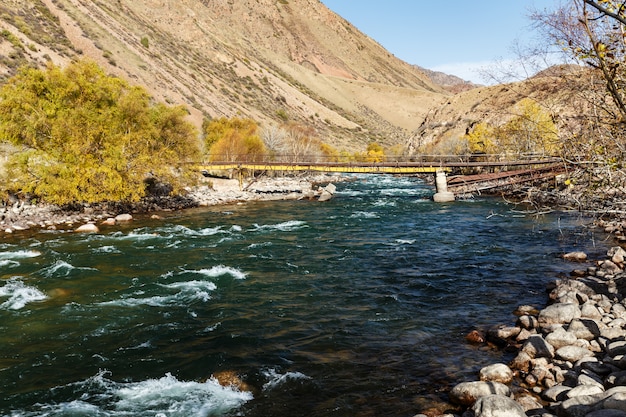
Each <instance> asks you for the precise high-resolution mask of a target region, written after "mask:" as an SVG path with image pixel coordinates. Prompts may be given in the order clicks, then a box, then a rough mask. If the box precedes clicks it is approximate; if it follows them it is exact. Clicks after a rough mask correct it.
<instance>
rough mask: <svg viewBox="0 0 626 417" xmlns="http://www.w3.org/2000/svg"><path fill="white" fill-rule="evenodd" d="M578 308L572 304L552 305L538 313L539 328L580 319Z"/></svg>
mask: <svg viewBox="0 0 626 417" xmlns="http://www.w3.org/2000/svg"><path fill="white" fill-rule="evenodd" d="M581 315H582V313H581V312H580V307H578V305H577V304H574V303H558V304H552V305H550V306H548V307H546V308H544V309H543V310H541V312H540V313H539V318H538V320H539V326H541V327H546V326H549V325H551V324H567V323H569V322H571V321H572V320H574V319H577V318H580V316H581Z"/></svg>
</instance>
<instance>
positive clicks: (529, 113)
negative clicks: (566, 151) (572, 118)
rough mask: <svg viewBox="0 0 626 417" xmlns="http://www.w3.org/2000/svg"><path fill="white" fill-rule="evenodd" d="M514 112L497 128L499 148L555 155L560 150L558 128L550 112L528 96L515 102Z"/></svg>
mask: <svg viewBox="0 0 626 417" xmlns="http://www.w3.org/2000/svg"><path fill="white" fill-rule="evenodd" d="M516 113H517V115H516V116H515V117H513V118H512V119H511V120H510V121H509V122H508V123H505V124H504V126H501V127H500V128H499V129H498V131H499V134H498V136H499V143H500V147H501V148H503V149H505V150H506V151H508V152H513V153H540V154H545V155H556V154H558V153H559V152H560V142H559V136H558V130H557V127H556V125H555V124H554V121H553V120H552V117H551V115H550V113H548V112H547V111H545V110H544V109H543V108H542V107H541V106H540V105H539V104H538V103H537V102H536V101H535V100H533V99H530V98H524V99H522V100H521V101H520V102H519V103H518V104H517V106H516Z"/></svg>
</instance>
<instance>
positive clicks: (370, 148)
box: [365, 142, 385, 162]
mask: <svg viewBox="0 0 626 417" xmlns="http://www.w3.org/2000/svg"><path fill="white" fill-rule="evenodd" d="M365 152H366V153H365V162H383V161H384V160H385V151H384V149H383V147H382V146H381V145H380V144H378V143H376V142H370V143H369V144H368V145H367V149H366V151H365Z"/></svg>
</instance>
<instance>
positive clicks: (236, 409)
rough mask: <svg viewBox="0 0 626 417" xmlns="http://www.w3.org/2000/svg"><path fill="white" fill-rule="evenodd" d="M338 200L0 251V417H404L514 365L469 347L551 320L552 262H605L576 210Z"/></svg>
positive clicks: (25, 243)
mask: <svg viewBox="0 0 626 417" xmlns="http://www.w3.org/2000/svg"><path fill="white" fill-rule="evenodd" d="M337 187H338V190H337V194H336V196H335V198H334V199H333V200H331V201H329V202H326V203H318V202H312V201H281V202H256V203H246V204H241V205H228V206H216V207H210V208H202V209H193V210H187V211H183V212H175V213H165V214H164V215H163V217H164V218H163V219H162V220H151V219H144V220H142V219H137V220H135V221H133V222H132V223H129V224H127V225H121V226H116V227H113V228H110V229H106V228H105V229H103V230H102V231H101V233H100V234H77V233H73V232H69V231H46V232H41V233H37V234H32V235H28V236H26V237H25V236H21V237H9V238H6V239H5V240H4V241H2V242H0V271H1V273H2V277H1V280H0V415H2V416H12V417H23V416H24V417H26V416H28V417H31V416H98V417H100V416H107V417H109V416H110V417H117V416H138V417H148V416H150V417H166V416H167V417H190V416H191V417H194V416H197V417H204V416H247V417H257V416H285V417H286V416H290V417H294V416H382V415H385V416H407V417H408V416H412V415H415V414H416V413H417V412H419V411H421V410H423V409H424V408H427V407H429V406H430V405H432V404H437V403H441V402H443V401H445V400H446V397H445V390H446V389H448V388H450V387H451V386H452V385H454V384H456V383H459V382H462V381H464V380H474V379H476V375H477V372H478V370H479V369H480V368H481V367H482V366H485V365H487V364H491V363H495V362H498V361H503V360H506V359H507V358H506V356H505V355H506V354H504V353H503V352H500V351H497V350H491V349H487V348H482V347H476V346H471V345H469V344H468V343H467V342H466V341H465V335H466V334H467V333H468V332H469V331H471V330H472V329H475V328H480V329H484V328H487V327H489V326H491V325H494V324H499V323H503V324H507V325H510V324H513V323H514V321H515V317H514V316H513V314H512V312H513V311H514V309H515V308H516V307H517V306H518V305H521V304H532V305H535V306H537V307H542V306H544V305H545V303H546V301H547V295H546V293H545V290H544V289H545V287H546V284H547V283H548V282H549V281H551V280H553V279H554V277H555V275H556V274H557V273H559V272H565V273H567V272H569V270H571V269H573V268H575V266H574V265H572V264H568V263H567V262H565V261H563V260H562V259H561V258H559V255H560V254H562V253H563V252H567V251H571V250H585V251H587V252H588V253H590V254H591V255H592V256H594V254H595V255H597V256H600V254H602V253H604V252H605V251H606V247H605V243H604V242H603V236H602V235H601V234H599V232H593V231H592V230H591V229H588V228H585V227H583V221H582V220H581V219H580V218H579V217H578V216H577V215H575V214H570V213H552V214H545V215H540V216H535V215H530V214H525V213H523V212H520V211H519V210H521V209H520V208H519V207H515V206H512V205H509V204H507V203H505V202H503V201H502V200H500V199H493V198H476V199H474V200H470V201H457V202H454V203H450V204H436V203H433V202H432V201H430V200H429V199H428V197H429V196H430V195H431V194H432V192H433V191H432V188H431V187H429V186H427V185H425V184H423V183H422V182H421V181H420V180H419V179H416V178H394V177H389V176H359V177H355V181H351V182H344V183H339V184H337ZM594 233H595V234H594ZM509 359H510V358H509ZM220 372H233V373H236V374H237V375H239V376H240V377H241V379H243V380H244V382H245V383H247V384H248V385H249V386H250V387H251V391H252V392H240V391H239V390H237V389H234V388H232V387H222V386H221V385H219V384H218V383H217V382H216V381H215V379H213V378H212V376H213V375H215V374H217V373H220Z"/></svg>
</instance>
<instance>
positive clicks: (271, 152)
mask: <svg viewBox="0 0 626 417" xmlns="http://www.w3.org/2000/svg"><path fill="white" fill-rule="evenodd" d="M203 134H204V148H205V150H206V155H205V158H206V159H208V160H209V161H212V162H216V161H219V162H285V163H292V162H309V163H315V162H381V161H384V160H386V159H387V158H390V157H398V156H399V155H401V154H402V149H399V148H401V147H391V148H389V149H388V150H385V149H384V148H383V147H382V146H381V145H380V144H378V143H376V142H370V143H369V144H368V145H367V148H366V149H365V151H358V150H357V151H353V152H349V151H347V150H339V149H337V148H335V147H334V146H332V145H330V144H328V143H326V142H324V141H322V140H321V139H320V138H319V137H318V135H317V132H316V131H315V129H314V128H312V127H311V126H307V125H303V124H301V123H297V122H285V123H283V124H280V125H268V126H263V127H260V126H259V124H258V123H257V122H256V121H254V120H252V119H241V118H237V117H233V118H226V117H222V118H219V119H214V120H210V121H209V120H207V121H205V123H204V126H203Z"/></svg>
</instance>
